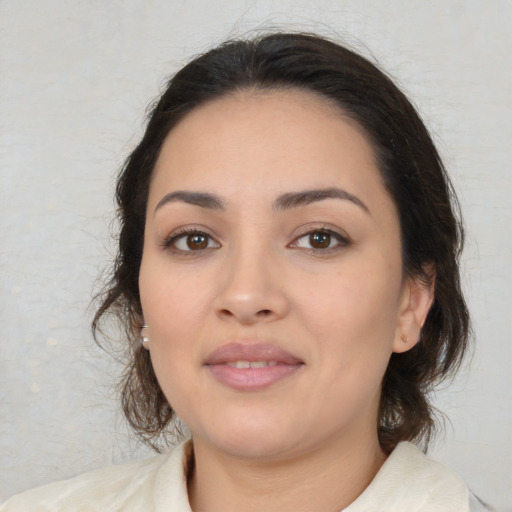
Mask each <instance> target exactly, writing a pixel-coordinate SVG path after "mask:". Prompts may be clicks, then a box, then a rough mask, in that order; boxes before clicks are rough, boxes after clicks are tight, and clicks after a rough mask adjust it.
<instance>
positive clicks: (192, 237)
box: [167, 232, 219, 252]
mask: <svg viewBox="0 0 512 512" xmlns="http://www.w3.org/2000/svg"><path fill="white" fill-rule="evenodd" d="M167 245H168V246H171V247H172V248H173V249H176V250H178V251H182V252H190V251H201V250H204V249H211V248H214V247H219V244H218V243H217V242H215V241H214V240H213V238H212V237H211V236H210V235H208V234H206V233H201V232H197V233H183V234H181V235H177V236H175V237H172V239H171V240H170V241H169V243H168V244H167Z"/></svg>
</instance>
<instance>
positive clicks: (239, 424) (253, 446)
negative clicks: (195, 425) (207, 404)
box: [193, 417, 297, 459]
mask: <svg viewBox="0 0 512 512" xmlns="http://www.w3.org/2000/svg"><path fill="white" fill-rule="evenodd" d="M285 423H286V422H282V421H281V422H274V423H271V422H269V421H257V420H256V419H255V418H254V417H252V418H249V419H248V421H246V422H244V421H241V420H240V419H238V421H232V422H229V421H226V422H224V423H223V428H221V429H208V431H207V432H203V434H202V435H194V434H193V437H194V439H196V438H198V437H199V438H204V439H207V441H208V443H209V444H212V445H214V446H215V448H216V449H217V450H220V451H221V452H223V453H225V454H226V455H229V456H231V457H237V458H243V459H272V458H276V457H280V456H283V455H284V454H286V453H290V452H293V451H294V446H296V445H297V440H296V439H294V438H293V437H292V436H291V435H290V432H293V430H290V429H289V428H286V424H285ZM227 425H229V428H226V426H227ZM219 426H220V425H219Z"/></svg>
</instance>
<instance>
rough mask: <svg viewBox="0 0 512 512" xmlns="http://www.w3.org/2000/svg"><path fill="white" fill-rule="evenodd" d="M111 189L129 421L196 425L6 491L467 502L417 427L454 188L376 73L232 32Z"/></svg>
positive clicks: (230, 506)
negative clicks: (117, 457) (138, 458)
mask: <svg viewBox="0 0 512 512" xmlns="http://www.w3.org/2000/svg"><path fill="white" fill-rule="evenodd" d="M117 200H118V203H119V208H120V210H119V212H120V221H121V232H120V238H119V252H118V256H117V260H116V266H115V272H114V275H113V278H112V280H111V282H110V283H109V286H108V288H107V291H106V292H105V295H104V296H103V297H102V303H101V305H100V308H99V310H98V312H97V314H96V317H95V319H94V323H93V329H94V331H95V332H97V331H98V328H99V323H100V321H101V320H102V319H103V318H104V316H105V315H107V314H111V313H113V314H115V315H116V316H117V318H118V319H119V320H120V321H121V325H122V326H123V327H124V329H125V331H126V336H127V344H128V346H129V347H130V348H129V349H130V354H131V362H130V365H129V367H128V368H127V372H126V375H125V379H124V387H123V394H122V399H123V407H124V411H125V414H126V416H127V418H128V421H129V422H130V424H131V425H132V427H133V428H134V429H135V431H136V432H137V434H138V435H139V436H140V437H141V438H142V439H144V440H145V441H146V442H148V443H150V444H152V445H153V446H155V447H158V446H161V445H162V443H163V444H165V443H166V441H168V440H169V438H170V436H171V435H172V424H173V420H174V419H175V415H178V416H179V417H180V418H181V419H182V420H183V421H184V422H185V423H186V424H187V426H188V427H189V429H190V431H191V439H190V440H188V441H187V442H185V443H184V444H182V445H180V446H179V447H178V448H176V449H174V450H173V451H171V452H169V453H166V454H164V455H159V456H158V457H156V458H154V459H151V460H149V461H144V462H138V463H135V464H131V465H125V466H118V467H113V468H108V469H106V470H102V471H97V472H93V473H90V474H87V475H83V476H81V477H78V478H76V479H73V480H69V481H66V482H59V483H56V484H52V485H50V486H46V487H43V488H40V489H36V490H33V491H30V492H28V493H25V494H22V495H19V496H16V497H14V498H12V499H11V500H10V501H8V502H7V503H6V504H5V505H4V506H3V508H2V509H1V510H2V511H15V510H30V509H37V510H102V511H104V510H123V511H126V510H145V511H150V510H155V511H160V510H161V511H164V510H166V511H187V512H189V511H190V510H192V511H194V512H199V511H209V510H213V511H223V512H227V511H231V510H237V511H244V510H269V511H270V510H276V511H277V510H279V511H288V510H293V511H300V510H304V511H312V510H315V511H317V510H318V511H324V510H325V511H340V510H347V511H350V512H359V511H365V512H371V511H379V512H385V511H395V512H396V511H402V510H403V511H408V512H410V511H436V512H439V511H450V512H454V511H467V510H470V508H469V507H470V500H472V499H471V498H470V497H469V495H470V493H469V491H468V489H467V487H466V486H465V484H464V483H463V482H462V481H461V480H460V478H459V477H458V476H457V475H455V474H453V473H452V472H451V471H450V470H448V469H446V468H444V467H442V466H440V465H439V464H437V463H435V462H433V461H431V460H429V459H428V458H427V457H425V456H424V455H423V453H422V452H421V451H420V450H419V449H418V448H417V447H416V446H414V444H411V443H415V444H416V445H419V446H422V447H424V448H426V447H427V445H428V442H429V440H430V438H431V436H432V434H433V432H434V418H433V411H432V408H431V406H430V404H429V401H428V393H429V391H430V390H431V389H432V387H433V386H434V385H435V384H436V383H438V382H439V381H441V380H442V379H444V378H446V377H447V376H450V375H452V374H453V373H454V371H455V370H456V369H457V367H458V366H459V364H460V362H461V360H462V357H463V355H464V352H465V350H466V346H467V339H468V332H469V317H468V312H467V309H466V305H465V303H464V299H463V297H462V294H461V290H460V286H459V270H458V257H459V255H460V251H461V249H462V238H463V234H462V228H461V224H460V222H459V221H458V206H457V202H456V199H455V196H454V194H453V192H452V189H451V185H450V182H449V179H448V177H447V176H446V173H445V170H444V168H443V165H442V163H441V161H440V158H439V156H438V154H437V151H436V149H435V147H434V145H433V143H432V141H431V138H430V136H429V134H428V132H427V130H426V129H425V126H424V125H423V123H422V122H421V120H420V119H419V117H418V115H417V113H416V112H415V110H414V108H413V107H412V106H411V104H410V103H409V101H408V100H407V99H406V98H405V96H404V95H403V94H402V93H401V92H400V91H399V90H398V89H397V87H396V86H395V85H394V84H393V83H392V82H391V81H390V80H389V78H387V77H386V76H385V75H384V74H383V73H382V72H381V71H379V70H378V69H377V68H376V67H375V66H374V65H373V64H371V63H369V62H368V61H367V60H365V59H364V58H362V57H361V56H359V55H357V54H355V53H353V52H352V51H350V50H347V49H345V48H343V47H341V46H339V45H337V44H334V43H332V42H330V41H327V40H325V39H322V38H319V37H317V36H311V35H300V34H280V33H277V34H272V35H269V36H265V37H262V38H257V39H255V40H250V41H234V42H228V43H225V44H223V45H221V46H220V47H218V48H216V49H214V50H211V51H209V52H207V53H206V54H204V55H202V56H199V57H197V58H196V59H194V60H193V61H192V62H190V63H189V64H188V65H187V66H185V67H184V68H183V69H182V70H180V71H179V72H178V73H177V74H176V75H175V76H174V77H173V78H172V79H171V80H170V82H169V85H168V87H167V90H166V91H165V92H164V94H163V95H162V97H161V99H160V101H159V102H158V104H157V105H156V106H155V107H154V109H153V111H152V113H151V115H150V118H149V123H148V126H147V129H146V132H145V135H144V137H143V139H142V141H141V143H140V144H139V145H138V147H137V148H136V149H135V150H134V152H133V153H132V155H131V156H130V157H129V159H128V161H127V163H126V165H125V167H124V169H123V171H122V173H121V175H120V178H119V181H118V187H117ZM472 501H475V500H472ZM472 506H473V507H477V504H476V502H475V503H473V505H472ZM473 509H474V510H477V508H472V510H473Z"/></svg>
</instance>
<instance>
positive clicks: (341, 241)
mask: <svg viewBox="0 0 512 512" xmlns="http://www.w3.org/2000/svg"><path fill="white" fill-rule="evenodd" d="M312 235H326V236H328V237H330V238H331V240H330V241H329V244H330V243H331V242H332V239H334V240H335V241H336V242H337V243H336V244H335V245H334V246H332V247H331V246H329V247H325V248H315V247H311V248H308V247H303V249H304V250H306V251H308V252H310V253H313V254H329V253H332V252H335V251H338V250H340V249H342V248H344V247H347V246H348V245H350V243H351V241H350V239H349V238H348V237H347V236H346V235H342V234H341V233H340V232H339V231H336V230H334V229H331V228H328V227H325V226H324V227H318V228H309V229H308V230H307V231H305V232H304V233H302V234H301V235H299V236H297V237H296V238H295V239H294V240H293V241H292V242H291V243H290V244H288V247H291V248H300V246H299V245H298V242H299V240H301V239H303V238H306V237H311V236H312Z"/></svg>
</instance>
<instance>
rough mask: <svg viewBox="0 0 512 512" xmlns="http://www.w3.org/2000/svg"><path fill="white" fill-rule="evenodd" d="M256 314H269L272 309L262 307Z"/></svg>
mask: <svg viewBox="0 0 512 512" xmlns="http://www.w3.org/2000/svg"><path fill="white" fill-rule="evenodd" d="M257 314H258V315H259V316H269V315H271V314H272V311H270V309H262V310H261V311H258V313H257Z"/></svg>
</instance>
